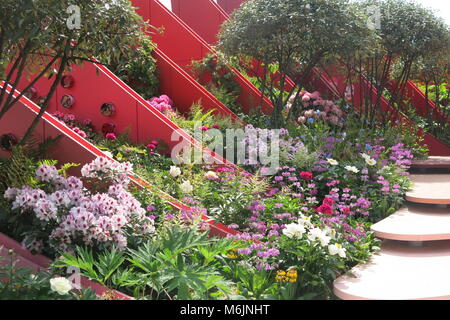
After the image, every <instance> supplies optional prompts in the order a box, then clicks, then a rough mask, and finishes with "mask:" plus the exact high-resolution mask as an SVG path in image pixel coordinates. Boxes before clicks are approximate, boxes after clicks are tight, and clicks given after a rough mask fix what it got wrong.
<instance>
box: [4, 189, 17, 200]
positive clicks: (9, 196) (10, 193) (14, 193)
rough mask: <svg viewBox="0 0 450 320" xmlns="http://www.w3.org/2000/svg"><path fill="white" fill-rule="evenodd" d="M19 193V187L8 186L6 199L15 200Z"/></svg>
mask: <svg viewBox="0 0 450 320" xmlns="http://www.w3.org/2000/svg"><path fill="white" fill-rule="evenodd" d="M18 193H19V190H17V189H15V188H8V189H6V191H5V199H8V200H13V199H14V198H15V197H16V196H17V194H18Z"/></svg>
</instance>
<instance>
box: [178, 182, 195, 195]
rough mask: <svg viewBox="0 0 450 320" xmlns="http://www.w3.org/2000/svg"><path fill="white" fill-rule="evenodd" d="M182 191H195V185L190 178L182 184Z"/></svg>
mask: <svg viewBox="0 0 450 320" xmlns="http://www.w3.org/2000/svg"><path fill="white" fill-rule="evenodd" d="M180 188H181V191H183V192H184V193H191V192H192V191H194V187H193V186H192V184H191V183H190V182H189V180H187V181H185V182H183V183H182V184H181V185H180Z"/></svg>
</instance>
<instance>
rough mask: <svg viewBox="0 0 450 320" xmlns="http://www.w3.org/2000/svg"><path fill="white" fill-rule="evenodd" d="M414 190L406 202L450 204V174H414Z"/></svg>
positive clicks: (407, 194) (412, 179)
mask: <svg viewBox="0 0 450 320" xmlns="http://www.w3.org/2000/svg"><path fill="white" fill-rule="evenodd" d="M410 178H411V181H412V182H413V189H412V191H409V192H407V193H406V197H405V198H406V200H408V201H410V202H416V203H428V204H450V174H412V175H411V176H410Z"/></svg>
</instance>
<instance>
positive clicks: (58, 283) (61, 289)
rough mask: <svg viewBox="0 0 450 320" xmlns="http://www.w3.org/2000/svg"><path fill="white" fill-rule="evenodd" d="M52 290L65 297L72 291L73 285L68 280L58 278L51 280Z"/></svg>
mask: <svg viewBox="0 0 450 320" xmlns="http://www.w3.org/2000/svg"><path fill="white" fill-rule="evenodd" d="M50 288H51V289H52V290H53V291H55V292H57V293H58V294H60V295H62V296H63V295H66V294H68V293H69V291H70V290H72V284H71V283H70V281H69V280H67V279H66V278H62V277H58V278H53V279H50Z"/></svg>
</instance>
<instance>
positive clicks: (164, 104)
mask: <svg viewBox="0 0 450 320" xmlns="http://www.w3.org/2000/svg"><path fill="white" fill-rule="evenodd" d="M148 102H149V103H150V104H151V105H152V106H153V107H155V108H156V109H157V110H158V111H159V112H161V113H163V114H165V115H169V114H171V113H172V111H173V101H172V100H171V99H170V98H169V97H168V96H167V95H165V94H163V95H162V96H160V97H153V98H151V99H150V100H148Z"/></svg>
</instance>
